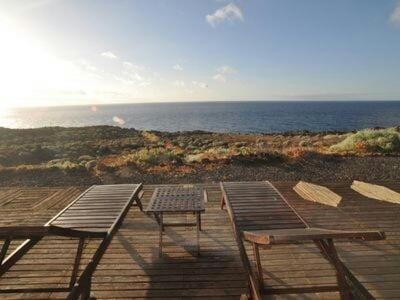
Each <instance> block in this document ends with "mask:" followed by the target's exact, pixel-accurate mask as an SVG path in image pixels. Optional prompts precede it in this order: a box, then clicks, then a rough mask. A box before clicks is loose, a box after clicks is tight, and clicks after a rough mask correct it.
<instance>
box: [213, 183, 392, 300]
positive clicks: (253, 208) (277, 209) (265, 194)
mask: <svg viewBox="0 0 400 300" xmlns="http://www.w3.org/2000/svg"><path fill="white" fill-rule="evenodd" d="M221 190H222V199H221V209H222V208H223V207H224V206H225V205H226V207H227V210H228V213H229V216H230V218H231V221H232V226H233V230H234V234H235V239H236V242H237V244H238V248H239V252H240V256H241V258H242V261H243V264H244V267H245V269H246V272H247V273H248V276H249V285H250V290H251V296H252V298H253V299H256V300H258V299H261V298H262V295H264V294H268V295H271V294H293V293H317V292H331V291H339V293H340V297H341V299H352V294H351V287H350V282H351V281H354V276H353V275H352V274H351V273H350V271H349V270H348V269H347V267H346V266H345V265H344V264H343V262H342V261H341V260H340V258H339V256H338V254H337V252H336V248H335V245H334V242H333V240H334V239H338V238H339V239H358V240H381V239H384V238H385V235H384V233H383V232H378V231H341V230H328V229H321V228H311V227H310V226H309V225H308V224H307V223H306V222H305V221H304V219H302V217H301V216H300V215H299V214H298V213H297V212H296V210H295V209H294V208H293V207H292V206H291V205H290V204H289V203H288V202H287V200H286V199H285V198H284V197H283V196H282V195H281V194H280V193H279V191H278V190H277V189H276V188H275V187H274V186H273V185H272V184H271V183H270V182H268V181H265V182H223V183H221ZM243 240H245V241H248V242H250V243H252V246H253V252H254V258H255V262H256V272H253V270H252V268H251V265H250V261H249V258H248V256H247V253H246V249H245V247H244V244H243ZM301 241H313V242H314V243H315V244H316V245H317V246H318V248H319V249H320V250H321V253H322V255H323V256H324V257H325V258H326V259H327V260H328V261H329V262H330V263H331V265H332V266H333V267H334V268H335V270H336V277H337V283H338V284H337V286H328V285H327V286H315V287H293V288H280V289H272V288H269V289H268V288H267V287H264V286H263V273H262V266H261V260H260V253H259V246H260V245H269V246H271V245H274V244H280V243H298V242H301Z"/></svg>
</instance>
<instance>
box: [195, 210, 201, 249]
mask: <svg viewBox="0 0 400 300" xmlns="http://www.w3.org/2000/svg"><path fill="white" fill-rule="evenodd" d="M196 219H197V222H196V224H197V226H196V227H197V230H196V239H197V256H200V230H201V225H200V222H201V219H200V212H197V213H196Z"/></svg>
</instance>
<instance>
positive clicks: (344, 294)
mask: <svg viewBox="0 0 400 300" xmlns="http://www.w3.org/2000/svg"><path fill="white" fill-rule="evenodd" d="M318 244H319V245H320V248H322V250H323V251H324V253H325V256H327V257H328V260H329V262H330V263H331V264H332V266H333V267H334V268H335V271H336V278H337V282H338V287H339V293H340V299H342V300H350V299H352V294H351V290H350V287H349V284H348V283H347V279H346V275H345V270H344V268H343V263H342V261H341V260H340V259H339V256H338V254H337V251H336V247H335V244H334V243H333V240H332V239H327V240H326V241H324V240H319V241H318Z"/></svg>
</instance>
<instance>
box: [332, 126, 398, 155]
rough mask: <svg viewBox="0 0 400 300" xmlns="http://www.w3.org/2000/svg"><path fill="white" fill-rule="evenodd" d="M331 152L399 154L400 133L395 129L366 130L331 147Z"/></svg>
mask: <svg viewBox="0 0 400 300" xmlns="http://www.w3.org/2000/svg"><path fill="white" fill-rule="evenodd" d="M330 150H332V151H337V152H377V153H390V152H397V151H400V133H399V132H398V131H397V130H396V129H395V128H386V129H378V130H374V129H364V130H361V131H358V132H356V133H354V134H351V135H349V136H348V137H346V138H345V139H344V140H343V141H342V142H340V143H338V144H336V145H333V146H331V147H330Z"/></svg>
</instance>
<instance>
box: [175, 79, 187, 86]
mask: <svg viewBox="0 0 400 300" xmlns="http://www.w3.org/2000/svg"><path fill="white" fill-rule="evenodd" d="M174 85H175V86H177V87H185V82H184V81H181V80H175V81H174Z"/></svg>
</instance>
